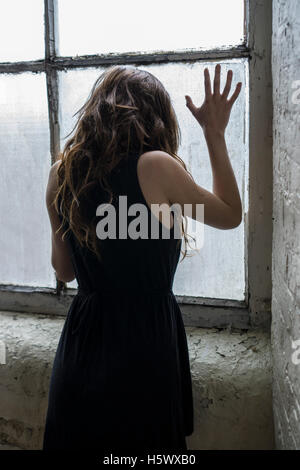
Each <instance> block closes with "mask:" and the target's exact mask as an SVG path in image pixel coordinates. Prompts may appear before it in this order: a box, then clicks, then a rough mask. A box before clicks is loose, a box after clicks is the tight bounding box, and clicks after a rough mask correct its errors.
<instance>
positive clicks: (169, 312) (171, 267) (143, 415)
mask: <svg viewBox="0 0 300 470" xmlns="http://www.w3.org/2000/svg"><path fill="white" fill-rule="evenodd" d="M137 162H138V157H136V156H131V158H130V159H129V160H128V162H125V164H123V165H121V166H120V168H119V170H118V171H116V172H114V176H113V186H114V191H115V194H116V195H126V196H127V204H128V207H129V205H131V204H133V203H137V202H138V203H142V204H145V205H147V203H146V201H145V199H144V196H143V193H142V191H141V188H140V185H139V181H138V178H137ZM101 202H102V201H101V195H100V192H99V197H97V196H95V211H96V207H97V206H98V205H99V204H100V203H101ZM117 209H118V208H117V204H116V212H117V215H118V210H117ZM147 213H148V219H149V226H150V222H151V220H152V219H153V217H154V216H153V214H152V212H151V211H150V209H149V207H147ZM132 218H134V217H131V218H130V217H128V223H130V221H131V219H132ZM159 224H160V223H159ZM160 226H161V224H160ZM172 233H174V228H173V230H171V235H172ZM69 242H70V247H71V256H72V261H73V265H74V270H75V274H76V279H77V282H78V286H79V288H78V293H77V294H76V295H75V297H74V299H73V301H72V303H71V306H70V308H69V310H68V314H67V318H66V321H65V323H64V326H63V330H62V333H61V336H60V340H59V344H58V347H57V352H56V355H55V359H54V363H53V369H52V375H51V382H50V390H49V402H48V410H47V417H46V427H45V432H44V441H43V449H44V450H55V449H74V450H81V449H94V450H99V451H100V450H108V449H112V450H113V449H114V448H115V449H127V450H129V449H132V450H140V451H148V450H154V449H160V450H168V449H175V450H185V449H186V441H185V436H187V435H190V434H191V433H192V432H193V396H192V382H191V374H190V363H189V355H188V347H187V339H186V333H185V329H184V325H183V321H182V316H181V311H180V309H179V306H178V304H177V302H176V298H175V296H174V294H173V291H172V285H173V278H174V274H175V270H176V267H177V263H178V260H179V256H180V247H181V240H180V242H179V243H178V240H177V239H176V238H174V237H173V238H172V236H171V238H170V239H162V238H159V239H136V240H133V239H130V238H127V239H118V238H117V239H106V240H101V245H100V246H101V255H102V259H101V262H99V261H98V260H97V258H96V256H95V254H94V253H93V252H91V251H90V250H88V249H87V248H85V247H81V246H80V245H79V243H78V242H77V240H76V238H75V236H74V234H73V233H72V232H69Z"/></svg>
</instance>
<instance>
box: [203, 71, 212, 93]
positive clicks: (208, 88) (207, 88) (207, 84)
mask: <svg viewBox="0 0 300 470" xmlns="http://www.w3.org/2000/svg"><path fill="white" fill-rule="evenodd" d="M204 86H205V95H206V98H209V97H210V96H211V83H210V75H209V71H208V69H207V68H206V69H204Z"/></svg>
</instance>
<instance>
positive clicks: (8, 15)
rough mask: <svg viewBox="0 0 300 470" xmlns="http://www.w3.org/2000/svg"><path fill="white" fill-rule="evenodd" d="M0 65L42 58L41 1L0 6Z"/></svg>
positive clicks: (21, 0)
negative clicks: (1, 63) (0, 63)
mask: <svg viewBox="0 0 300 470" xmlns="http://www.w3.org/2000/svg"><path fill="white" fill-rule="evenodd" d="M0 44H1V48H0V62H14V61H22V60H34V59H42V58H43V57H44V50H45V45H44V0H26V1H25V0H9V1H8V2H1V15H0Z"/></svg>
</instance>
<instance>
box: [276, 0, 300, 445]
mask: <svg viewBox="0 0 300 470" xmlns="http://www.w3.org/2000/svg"><path fill="white" fill-rule="evenodd" d="M272 42H273V52H272V73H273V102H274V123H273V137H274V143H273V152H274V171H273V178H274V182H273V184H274V196H273V267H272V275H273V295H272V354H273V368H274V374H273V400H274V421H275V432H276V445H277V448H279V449H300V191H299V187H300V85H299V83H298V84H295V81H297V80H300V52H299V51H300V1H299V0H275V1H273V41H272ZM293 84H294V86H297V89H298V90H299V92H298V93H297V95H298V96H297V95H296V93H295V92H296V89H294V88H293ZM293 341H295V342H297V341H298V344H297V343H295V344H294V348H293ZM297 351H298V352H297Z"/></svg>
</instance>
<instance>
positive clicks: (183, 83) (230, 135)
mask: <svg viewBox="0 0 300 470" xmlns="http://www.w3.org/2000/svg"><path fill="white" fill-rule="evenodd" d="M206 66H207V67H208V68H209V70H210V73H211V76H212V74H213V72H214V67H215V64H214V63H209V64H203V63H195V64H183V63H172V64H155V65H151V66H143V67H139V68H141V69H145V70H149V71H150V72H151V73H153V74H154V75H155V76H157V77H158V78H159V79H160V80H161V81H162V83H163V84H164V85H165V87H166V89H167V90H168V91H169V93H170V96H171V99H172V101H173V105H174V108H175V111H176V114H177V118H178V121H179V125H180V128H181V133H182V143H181V147H180V148H179V151H178V154H179V155H180V157H182V158H183V160H184V161H185V162H186V164H187V166H188V169H189V170H190V171H191V173H192V175H193V176H194V179H195V181H196V182H197V183H198V184H200V185H201V186H203V187H205V188H206V189H208V190H210V191H212V172H211V166H210V161H209V155H208V151H207V148H206V144H205V140H204V137H203V133H202V130H201V128H200V126H199V124H198V123H197V121H196V120H195V119H194V118H193V116H192V115H191V113H190V112H189V110H188V109H187V108H186V106H185V99H184V95H185V94H189V95H190V96H191V97H192V99H193V100H194V103H196V104H200V103H202V100H203V98H204V90H203V71H204V68H205V67H206ZM229 68H231V69H232V70H233V73H234V84H233V85H234V86H235V84H236V83H237V82H238V81H241V82H242V83H243V88H242V90H243V91H242V92H241V94H240V96H239V99H238V100H237V101H236V103H235V105H234V107H233V110H232V114H231V120H230V123H229V125H228V128H227V131H226V136H227V146H228V151H229V155H230V159H231V163H232V166H233V169H234V172H235V175H236V178H237V181H238V185H239V189H240V192H241V197H242V200H243V204H244V211H245V212H247V210H248V209H247V194H246V193H247V186H248V184H247V181H248V179H247V175H248V170H247V168H248V166H247V165H248V135H247V129H248V117H247V113H248V89H247V88H248V87H247V73H248V67H247V61H244V60H233V61H228V62H226V63H225V62H223V63H222V77H221V88H223V87H224V85H225V79H226V74H227V70H228V69H229ZM103 70H104V69H100V68H98V69H97V70H96V69H89V70H72V71H69V72H60V75H59V80H60V97H61V129H62V135H66V134H67V133H68V132H70V131H71V129H72V126H73V125H74V123H75V121H74V120H73V118H72V115H73V114H74V113H75V112H76V111H77V110H78V109H79V108H80V107H81V105H82V104H83V103H84V101H85V100H86V98H87V97H88V95H89V92H90V89H91V87H92V85H93V83H94V81H95V80H96V79H97V77H98V76H99V74H100V73H102V72H103ZM63 143H64V141H62V144H63ZM244 244H245V233H244V224H243V223H242V224H241V225H240V226H239V227H238V228H236V229H234V230H217V229H215V228H212V227H209V226H204V246H203V248H202V249H200V251H199V252H195V251H193V253H194V254H193V256H192V257H189V258H185V259H184V261H183V262H182V263H180V264H179V266H178V270H177V274H176V278H175V282H174V292H175V293H176V294H177V295H190V296H202V297H216V298H227V299H237V300H242V299H244V289H245V272H244V271H245V260H244V255H245V250H244Z"/></svg>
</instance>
